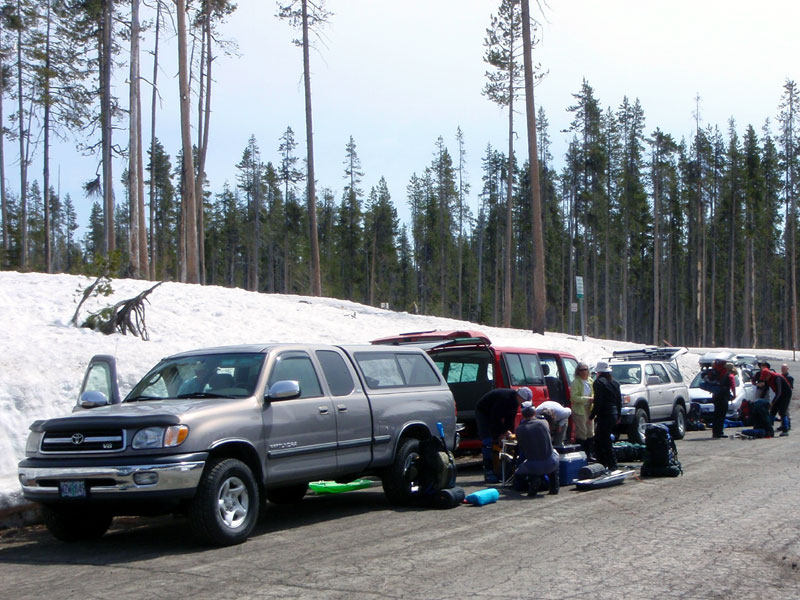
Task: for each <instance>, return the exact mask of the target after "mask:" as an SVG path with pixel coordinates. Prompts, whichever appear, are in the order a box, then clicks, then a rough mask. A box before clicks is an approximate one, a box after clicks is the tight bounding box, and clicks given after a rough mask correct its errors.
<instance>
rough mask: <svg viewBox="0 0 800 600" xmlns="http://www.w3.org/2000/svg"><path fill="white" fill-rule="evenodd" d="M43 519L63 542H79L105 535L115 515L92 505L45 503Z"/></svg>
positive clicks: (54, 535)
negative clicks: (53, 504) (78, 505)
mask: <svg viewBox="0 0 800 600" xmlns="http://www.w3.org/2000/svg"><path fill="white" fill-rule="evenodd" d="M42 519H43V520H44V524H45V526H46V527H47V530H48V531H49V532H50V533H51V534H52V535H53V537H54V538H56V539H59V540H61V541H62V542H79V541H81V540H96V539H98V538H100V537H103V534H104V533H105V532H106V531H108V528H109V527H110V526H111V520H112V519H113V516H112V515H111V514H110V513H108V512H106V511H104V510H102V509H101V510H97V509H93V508H91V507H80V508H78V507H74V506H50V505H44V506H42Z"/></svg>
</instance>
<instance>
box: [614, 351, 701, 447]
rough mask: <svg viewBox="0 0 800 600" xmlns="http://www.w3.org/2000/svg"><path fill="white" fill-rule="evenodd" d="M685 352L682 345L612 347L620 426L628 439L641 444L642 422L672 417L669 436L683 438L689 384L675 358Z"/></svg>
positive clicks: (667, 419)
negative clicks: (627, 348) (618, 390)
mask: <svg viewBox="0 0 800 600" xmlns="http://www.w3.org/2000/svg"><path fill="white" fill-rule="evenodd" d="M686 352H687V350H686V348H656V347H648V348H642V349H640V350H621V351H616V352H614V356H613V358H611V359H610V360H609V364H610V366H611V372H612V374H613V376H614V379H616V380H617V381H618V382H619V384H620V388H621V392H622V414H621V415H620V428H621V429H622V431H625V432H626V433H627V434H628V440H630V441H631V442H633V443H635V444H644V430H645V426H646V425H647V423H650V422H656V421H672V428H671V431H672V436H673V437H674V438H675V439H678V440H680V439H682V438H683V436H684V434H685V433H686V413H687V412H688V407H689V404H690V399H689V388H688V386H687V385H686V382H685V381H684V380H683V377H682V376H681V372H680V369H678V365H677V363H676V362H675V358H677V357H678V356H680V355H681V354H685V353H686Z"/></svg>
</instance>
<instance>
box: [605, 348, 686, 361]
mask: <svg viewBox="0 0 800 600" xmlns="http://www.w3.org/2000/svg"><path fill="white" fill-rule="evenodd" d="M687 352H688V350H687V349H686V348H672V347H667V346H661V347H656V346H647V347H645V348H639V349H637V350H615V351H614V358H616V359H618V360H675V358H677V357H678V356H680V355H681V354H686V353H687Z"/></svg>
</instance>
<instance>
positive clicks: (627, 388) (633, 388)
mask: <svg viewBox="0 0 800 600" xmlns="http://www.w3.org/2000/svg"><path fill="white" fill-rule="evenodd" d="M619 391H620V393H621V394H622V395H623V396H633V395H635V394H643V393H645V392H646V391H647V388H646V387H645V386H643V385H641V384H639V383H623V384H620V386H619Z"/></svg>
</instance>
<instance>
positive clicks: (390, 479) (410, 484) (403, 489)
mask: <svg viewBox="0 0 800 600" xmlns="http://www.w3.org/2000/svg"><path fill="white" fill-rule="evenodd" d="M418 459H419V440H417V439H414V438H407V439H405V440H401V442H400V445H399V446H398V448H397V454H396V455H395V457H394V462H393V463H392V465H391V466H390V467H387V468H386V470H385V471H384V472H383V476H382V477H381V479H382V481H383V492H384V493H385V494H386V498H387V499H388V500H389V503H390V504H394V505H395V506H406V505H408V504H410V503H411V499H412V498H413V497H414V494H415V493H416V492H417V490H418V479H419V472H418V470H417V460H418Z"/></svg>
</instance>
